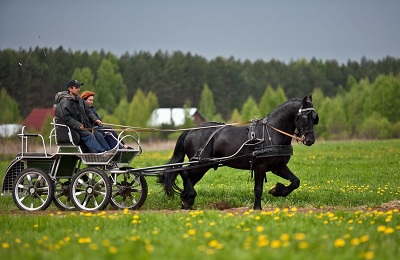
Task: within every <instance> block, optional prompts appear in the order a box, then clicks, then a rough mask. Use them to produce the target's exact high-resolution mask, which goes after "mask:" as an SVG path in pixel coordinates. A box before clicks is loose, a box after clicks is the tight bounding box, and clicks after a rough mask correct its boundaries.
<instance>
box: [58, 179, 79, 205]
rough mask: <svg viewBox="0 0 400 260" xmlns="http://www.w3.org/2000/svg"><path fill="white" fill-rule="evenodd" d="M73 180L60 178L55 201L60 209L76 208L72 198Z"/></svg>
mask: <svg viewBox="0 0 400 260" xmlns="http://www.w3.org/2000/svg"><path fill="white" fill-rule="evenodd" d="M70 186H71V181H70V180H68V179H67V180H65V181H63V180H61V179H58V180H57V183H56V186H55V193H54V203H55V204H56V205H57V207H58V208H60V209H65V210H72V209H74V208H75V206H74V204H73V203H72V200H71V192H70Z"/></svg>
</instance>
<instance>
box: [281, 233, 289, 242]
mask: <svg viewBox="0 0 400 260" xmlns="http://www.w3.org/2000/svg"><path fill="white" fill-rule="evenodd" d="M289 239H290V235H289V234H287V233H283V234H282V235H281V240H282V241H288V240H289Z"/></svg>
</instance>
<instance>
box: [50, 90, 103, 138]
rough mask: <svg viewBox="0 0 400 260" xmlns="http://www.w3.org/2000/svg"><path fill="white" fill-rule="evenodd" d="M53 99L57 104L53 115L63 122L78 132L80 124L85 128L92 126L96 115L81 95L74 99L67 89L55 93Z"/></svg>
mask: <svg viewBox="0 0 400 260" xmlns="http://www.w3.org/2000/svg"><path fill="white" fill-rule="evenodd" d="M55 99H56V100H55V101H56V104H57V107H56V111H55V115H56V117H58V118H59V119H61V121H62V122H63V123H64V124H66V125H67V126H69V127H71V128H72V129H74V130H76V131H78V132H80V131H79V130H80V129H79V128H80V126H81V125H82V124H83V126H84V127H85V128H92V127H93V124H94V122H95V121H96V120H97V117H96V116H95V115H94V113H93V112H92V111H91V110H90V108H89V105H88V104H87V103H86V101H85V100H83V99H82V98H81V97H76V99H74V98H73V97H72V96H71V95H70V94H69V92H68V91H63V92H59V93H57V94H56V97H55Z"/></svg>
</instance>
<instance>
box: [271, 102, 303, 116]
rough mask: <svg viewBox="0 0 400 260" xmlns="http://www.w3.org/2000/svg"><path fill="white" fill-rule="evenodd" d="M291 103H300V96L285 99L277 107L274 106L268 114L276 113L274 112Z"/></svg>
mask: <svg viewBox="0 0 400 260" xmlns="http://www.w3.org/2000/svg"><path fill="white" fill-rule="evenodd" d="M293 103H301V99H300V98H291V99H288V100H287V101H285V102H284V103H282V104H280V105H279V106H278V107H277V108H275V109H274V110H272V112H271V113H270V115H272V114H276V113H280V112H281V110H283V109H286V108H287V106H288V105H291V104H293Z"/></svg>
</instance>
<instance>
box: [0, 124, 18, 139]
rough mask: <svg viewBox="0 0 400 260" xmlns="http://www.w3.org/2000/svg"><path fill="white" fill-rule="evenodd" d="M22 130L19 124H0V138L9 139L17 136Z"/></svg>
mask: <svg viewBox="0 0 400 260" xmlns="http://www.w3.org/2000/svg"><path fill="white" fill-rule="evenodd" d="M21 128H22V125H19V124H1V125H0V137H10V136H12V135H15V134H17V133H18V132H19V131H20V130H21Z"/></svg>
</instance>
